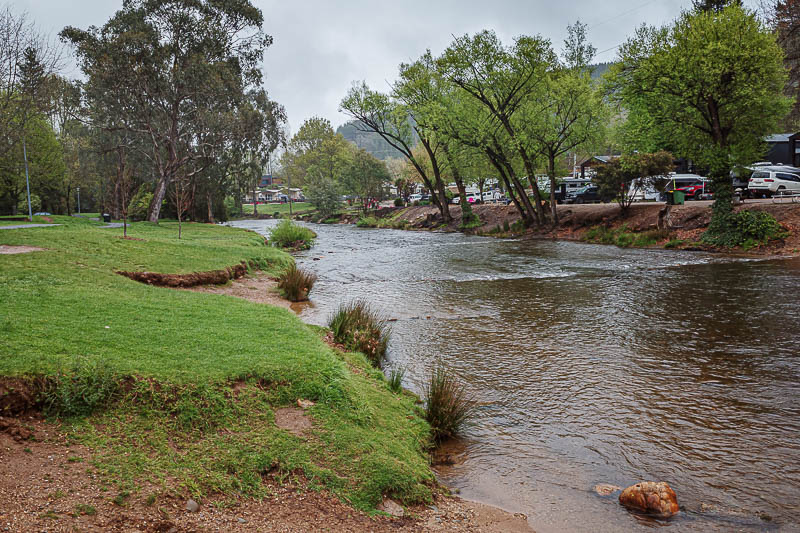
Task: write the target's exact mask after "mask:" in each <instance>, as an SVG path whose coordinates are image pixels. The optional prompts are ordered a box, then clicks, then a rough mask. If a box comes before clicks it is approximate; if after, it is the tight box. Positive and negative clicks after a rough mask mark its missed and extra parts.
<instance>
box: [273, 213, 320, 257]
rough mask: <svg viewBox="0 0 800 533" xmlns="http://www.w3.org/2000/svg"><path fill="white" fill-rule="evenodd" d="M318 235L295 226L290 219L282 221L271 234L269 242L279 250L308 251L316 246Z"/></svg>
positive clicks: (297, 225) (303, 227)
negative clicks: (315, 240)
mask: <svg viewBox="0 0 800 533" xmlns="http://www.w3.org/2000/svg"><path fill="white" fill-rule="evenodd" d="M316 238H317V234H316V233H314V232H313V231H312V230H310V229H308V228H306V227H305V226H301V225H299V224H295V223H294V222H292V221H291V220H289V219H288V218H286V219H283V220H281V221H280V222H279V223H278V225H277V226H275V227H274V228H272V229H271V230H270V232H269V242H270V243H271V244H272V245H273V246H277V247H279V248H289V249H292V250H308V249H309V248H311V247H312V246H313V245H314V239H316Z"/></svg>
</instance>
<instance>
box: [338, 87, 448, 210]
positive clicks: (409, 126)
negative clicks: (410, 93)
mask: <svg viewBox="0 0 800 533" xmlns="http://www.w3.org/2000/svg"><path fill="white" fill-rule="evenodd" d="M339 105H340V109H341V110H342V111H344V112H345V113H346V114H348V115H349V116H351V117H352V118H354V119H356V120H357V121H358V126H357V127H359V128H363V131H372V132H375V133H377V134H378V135H380V136H381V137H382V138H383V139H384V140H385V141H386V142H387V143H389V144H390V145H391V146H392V147H393V148H395V149H396V150H397V151H399V152H400V153H401V154H403V156H404V157H405V158H406V159H408V161H409V162H410V163H411V164H412V165H413V166H414V169H415V170H416V171H417V173H418V174H419V176H420V178H421V179H422V182H423V184H424V185H425V187H427V188H428V190H430V191H431V193H432V195H431V199H432V200H433V203H434V205H436V207H437V208H438V209H439V212H440V213H441V215H442V221H443V222H444V223H445V224H447V223H449V222H451V221H452V216H451V215H450V209H449V207H448V204H447V197H446V195H445V189H446V186H445V184H444V182H443V181H442V176H441V165H440V162H439V152H440V145H439V141H438V139H437V138H436V136H435V135H433V134H432V132H430V131H428V130H425V129H423V128H422V127H420V126H419V125H418V124H416V123H413V122H412V121H411V120H410V119H409V109H408V106H406V105H404V104H402V103H401V102H398V101H397V100H396V99H394V98H392V97H391V96H389V95H386V94H383V93H380V92H377V91H373V90H372V89H370V88H369V87H368V86H367V84H366V83H364V82H361V83H354V84H353V87H351V89H350V91H349V92H348V93H347V96H345V98H344V99H343V100H342V102H341V104H339ZM417 140H419V143H420V144H421V145H422V146H423V147H424V149H425V153H426V154H427V156H428V159H429V161H430V164H431V170H430V171H429V170H427V169H426V168H425V164H424V161H422V160H420V158H419V157H418V156H417V155H415V153H414V145H415V144H416V141H417Z"/></svg>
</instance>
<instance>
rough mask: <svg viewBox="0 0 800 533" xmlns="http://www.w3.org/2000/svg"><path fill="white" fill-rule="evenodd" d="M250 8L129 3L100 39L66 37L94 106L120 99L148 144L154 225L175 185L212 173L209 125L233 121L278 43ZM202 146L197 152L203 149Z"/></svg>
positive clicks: (209, 1) (190, 0)
mask: <svg viewBox="0 0 800 533" xmlns="http://www.w3.org/2000/svg"><path fill="white" fill-rule="evenodd" d="M262 23H263V15H262V13H261V11H260V10H259V9H257V8H255V7H254V6H253V5H252V4H251V3H250V2H249V0H238V1H236V2H218V1H215V0H128V1H126V2H125V3H124V4H123V7H122V9H121V10H119V11H118V12H117V13H116V14H115V15H114V16H113V17H112V18H111V19H110V20H109V21H108V22H107V23H106V24H105V25H104V26H103V28H102V29H98V28H95V27H92V28H89V30H80V29H77V28H73V27H68V28H65V29H64V30H63V31H62V32H61V34H60V35H61V36H62V38H63V39H65V40H67V41H69V42H71V43H73V44H74V45H75V46H76V47H77V52H78V56H79V58H80V62H81V68H82V69H83V71H84V73H85V74H86V75H87V77H88V83H87V90H88V92H89V95H90V97H93V98H101V97H102V95H103V94H104V93H109V92H113V93H115V94H116V95H117V99H118V100H119V102H120V103H121V106H120V111H121V112H123V113H124V114H125V115H126V117H127V119H128V120H127V123H128V124H129V125H130V126H129V127H130V128H131V129H132V130H133V131H134V132H137V133H140V134H142V135H144V136H146V138H147V139H148V140H149V143H150V148H149V150H148V151H147V153H148V157H150V158H151V161H152V165H153V168H154V169H155V171H156V173H157V176H158V179H157V181H156V186H155V191H154V194H153V201H152V203H151V204H150V209H149V214H148V219H149V220H150V221H151V222H157V221H158V217H159V214H160V209H161V204H162V202H163V200H164V195H165V193H166V190H167V185H168V184H169V182H170V181H171V180H172V179H173V178H174V177H175V176H177V175H179V174H183V175H185V176H186V177H188V178H193V177H194V176H195V175H196V174H199V173H201V172H202V171H203V170H204V169H205V166H204V165H202V164H196V163H197V162H198V161H199V160H204V161H205V162H206V163H207V164H210V162H211V161H210V159H209V158H208V157H206V151H207V150H208V149H209V148H211V147H209V146H206V145H205V144H204V143H203V142H202V140H203V138H204V137H203V135H201V134H200V131H198V130H202V129H203V128H204V127H206V126H207V125H208V124H211V123H217V122H215V121H209V120H207V117H208V115H210V114H217V113H225V112H229V111H230V110H231V109H233V108H235V107H236V106H237V105H238V103H239V102H240V101H241V100H242V99H243V98H244V94H245V90H246V88H247V87H248V86H258V85H259V84H260V83H261V72H260V71H259V69H258V66H259V63H260V61H261V59H262V57H263V52H264V49H265V48H266V47H267V46H269V45H270V44H271V43H272V38H271V37H270V36H268V35H265V34H264V33H263V31H262V29H261V28H262ZM198 143H199V144H198Z"/></svg>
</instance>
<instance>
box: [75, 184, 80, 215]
mask: <svg viewBox="0 0 800 533" xmlns="http://www.w3.org/2000/svg"><path fill="white" fill-rule="evenodd" d="M76 188H77V189H78V214H79V215H80V214H81V188H80V187H76Z"/></svg>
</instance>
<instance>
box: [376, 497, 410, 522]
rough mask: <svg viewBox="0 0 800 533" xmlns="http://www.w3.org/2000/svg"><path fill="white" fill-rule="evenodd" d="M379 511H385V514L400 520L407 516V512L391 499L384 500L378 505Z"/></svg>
mask: <svg viewBox="0 0 800 533" xmlns="http://www.w3.org/2000/svg"><path fill="white" fill-rule="evenodd" d="M378 510H379V511H383V512H384V513H386V514H388V515H392V516H396V517H398V518H400V517H402V516H404V515H405V511H403V508H402V507H400V505H399V504H398V503H397V502H395V501H394V500H390V499H389V498H384V499H383V501H382V502H381V503H380V504H379V505H378Z"/></svg>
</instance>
